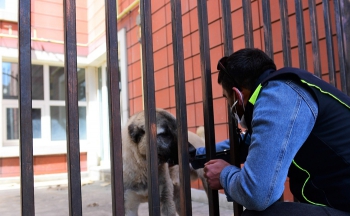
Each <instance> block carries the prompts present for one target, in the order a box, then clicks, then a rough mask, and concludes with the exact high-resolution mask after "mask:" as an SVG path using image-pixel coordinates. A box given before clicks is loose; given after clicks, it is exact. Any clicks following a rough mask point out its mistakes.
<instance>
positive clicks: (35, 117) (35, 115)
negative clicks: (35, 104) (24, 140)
mask: <svg viewBox="0 0 350 216" xmlns="http://www.w3.org/2000/svg"><path fill="white" fill-rule="evenodd" d="M32 122H33V138H36V139H38V138H41V109H32Z"/></svg>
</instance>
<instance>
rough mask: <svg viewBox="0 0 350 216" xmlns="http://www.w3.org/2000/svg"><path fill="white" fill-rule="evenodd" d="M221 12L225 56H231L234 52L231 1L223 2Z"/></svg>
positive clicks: (224, 0) (223, 0)
mask: <svg viewBox="0 0 350 216" xmlns="http://www.w3.org/2000/svg"><path fill="white" fill-rule="evenodd" d="M221 10H222V29H223V34H224V55H225V56H229V55H231V54H232V52H233V42H232V39H233V36H232V21H231V2H230V0H221ZM218 60H219V59H218Z"/></svg>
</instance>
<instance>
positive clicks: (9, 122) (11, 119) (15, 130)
mask: <svg viewBox="0 0 350 216" xmlns="http://www.w3.org/2000/svg"><path fill="white" fill-rule="evenodd" d="M6 129H7V140H16V139H19V112H18V109H17V108H7V109H6Z"/></svg>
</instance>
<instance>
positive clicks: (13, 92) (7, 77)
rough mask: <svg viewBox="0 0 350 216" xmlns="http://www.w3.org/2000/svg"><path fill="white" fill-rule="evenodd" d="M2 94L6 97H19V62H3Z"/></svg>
mask: <svg viewBox="0 0 350 216" xmlns="http://www.w3.org/2000/svg"><path fill="white" fill-rule="evenodd" d="M2 95H3V98H4V99H17V98H18V64H16V63H11V62H3V63H2Z"/></svg>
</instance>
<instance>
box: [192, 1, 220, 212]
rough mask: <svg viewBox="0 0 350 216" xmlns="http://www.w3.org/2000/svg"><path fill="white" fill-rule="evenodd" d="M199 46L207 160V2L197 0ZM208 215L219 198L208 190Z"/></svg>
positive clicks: (211, 148)
mask: <svg viewBox="0 0 350 216" xmlns="http://www.w3.org/2000/svg"><path fill="white" fill-rule="evenodd" d="M197 6H198V26H199V44H200V58H201V70H202V92H203V114H204V128H205V147H206V149H207V151H206V157H207V159H208V160H210V159H212V158H214V157H215V152H216V150H215V134H214V117H213V94H212V85H211V67H210V48H209V30H208V9H207V1H202V0H197ZM208 195H209V200H208V202H209V215H211V216H214V215H215V216H217V215H220V212H219V196H218V191H217V190H212V189H209V190H208Z"/></svg>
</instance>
